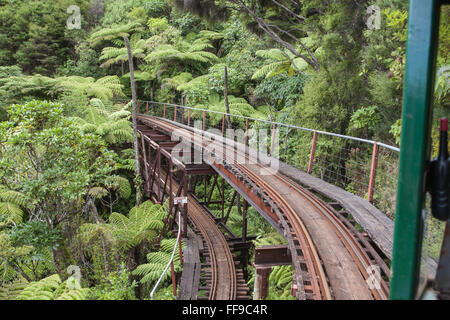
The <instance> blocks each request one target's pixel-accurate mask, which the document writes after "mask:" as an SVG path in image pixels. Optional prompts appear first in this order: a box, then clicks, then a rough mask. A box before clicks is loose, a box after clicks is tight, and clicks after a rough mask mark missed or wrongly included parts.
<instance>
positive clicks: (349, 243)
mask: <svg viewBox="0 0 450 320" xmlns="http://www.w3.org/2000/svg"><path fill="white" fill-rule="evenodd" d="M159 121H163V123H164V124H165V125H166V126H169V128H172V130H173V129H174V128H176V129H178V128H179V126H178V125H175V124H171V123H169V122H167V121H166V120H162V119H160V120H159ZM200 143H202V142H200ZM220 147H221V148H223V147H224V145H223V144H221V145H220ZM225 148H228V149H230V146H228V145H226V147H225ZM233 152H234V153H236V152H237V151H236V149H235V148H233ZM247 159H249V158H248V157H247ZM255 164H257V165H258V166H259V167H260V168H265V167H263V166H262V165H261V164H259V163H257V162H255ZM238 166H239V168H240V169H241V170H242V171H245V172H246V173H247V174H248V175H249V176H252V177H253V179H254V180H256V181H257V182H258V183H263V185H264V191H269V193H271V196H272V197H274V198H276V199H274V200H278V202H279V203H280V204H281V205H282V207H283V206H284V208H285V210H283V212H284V213H285V214H287V215H289V216H290V218H291V219H289V217H288V220H289V221H291V220H292V218H295V219H298V220H299V221H301V220H300V218H299V217H298V216H297V215H296V214H295V212H294V213H293V215H292V216H291V215H290V214H289V212H293V210H292V208H290V207H289V205H288V204H287V203H286V202H285V200H284V199H283V197H281V196H280V195H278V194H277V192H276V191H275V190H273V188H271V187H270V186H269V185H268V184H267V183H265V182H264V181H263V180H262V179H260V177H258V176H257V175H255V174H254V173H252V172H251V171H250V170H248V169H247V168H245V167H243V166H241V165H238ZM275 176H276V178H277V179H279V180H281V181H282V182H283V183H284V184H287V185H288V186H290V187H293V188H295V190H297V191H298V192H299V193H301V194H303V196H304V198H306V199H307V200H308V201H309V202H310V203H311V204H313V206H315V207H317V208H318V210H319V212H320V214H322V215H323V216H325V217H326V218H327V221H328V222H329V223H330V224H331V225H332V227H333V228H334V230H335V232H336V234H337V236H338V237H339V238H340V239H341V241H342V242H343V244H344V245H345V247H346V248H347V250H348V251H349V253H350V255H351V256H352V257H353V260H354V261H355V263H356V264H357V265H358V268H359V270H360V272H361V274H362V275H363V277H364V278H365V279H366V280H367V279H368V278H369V275H368V273H367V269H366V268H367V267H368V266H370V258H369V257H368V256H367V254H366V253H365V251H364V249H363V248H362V247H361V246H360V244H359V243H358V241H357V240H356V239H355V238H354V236H353V235H352V234H351V233H350V231H348V230H347V228H346V226H345V225H344V224H343V223H342V222H341V221H340V220H339V219H337V217H336V216H335V215H334V213H333V212H331V211H330V209H329V208H328V207H326V205H325V204H323V203H322V202H321V201H318V200H317V199H315V197H314V196H313V195H311V194H309V193H307V192H306V191H305V190H302V189H303V188H301V187H299V186H297V185H296V184H294V183H292V182H291V181H290V180H288V179H287V178H285V177H281V176H280V175H278V174H277V175H275ZM289 208H290V209H291V210H289ZM300 228H301V227H300ZM303 228H304V226H303ZM305 229H306V228H305ZM297 232H298V233H301V232H299V230H297ZM303 237H304V236H303ZM301 238H302V237H301ZM310 247H313V246H310ZM302 250H305V249H304V248H302ZM313 256H314V254H313ZM319 265H320V266H321V264H318V263H317V261H316V264H315V266H316V267H318V266H319ZM312 270H314V269H312ZM312 270H311V271H312ZM322 271H323V270H322ZM319 273H320V272H319ZM321 276H323V275H321ZM324 287H326V286H325V284H324V282H322V285H321V288H322V291H325V292H324V293H326V290H324V289H323V288H324ZM371 292H372V295H373V296H374V297H375V298H378V299H385V298H387V296H386V286H385V285H384V286H383V287H382V288H381V289H378V288H376V289H375V291H374V290H371ZM324 296H326V294H324Z"/></svg>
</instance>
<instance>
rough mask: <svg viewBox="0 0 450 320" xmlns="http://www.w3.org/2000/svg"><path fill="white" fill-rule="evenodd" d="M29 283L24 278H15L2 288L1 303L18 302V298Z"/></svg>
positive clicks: (0, 289) (0, 293) (0, 287)
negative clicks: (7, 301)
mask: <svg viewBox="0 0 450 320" xmlns="http://www.w3.org/2000/svg"><path fill="white" fill-rule="evenodd" d="M27 285H28V281H27V280H25V278H23V277H18V278H15V279H14V280H13V281H10V282H8V283H5V284H3V285H2V286H0V301H4V300H16V297H17V296H18V295H19V294H20V293H21V292H22V291H23V289H25V288H26V287H27Z"/></svg>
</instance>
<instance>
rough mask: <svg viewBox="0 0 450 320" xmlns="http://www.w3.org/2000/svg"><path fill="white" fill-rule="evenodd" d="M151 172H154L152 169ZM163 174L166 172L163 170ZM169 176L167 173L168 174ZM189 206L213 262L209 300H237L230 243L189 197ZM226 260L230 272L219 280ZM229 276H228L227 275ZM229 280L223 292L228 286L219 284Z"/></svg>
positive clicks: (175, 188)
mask: <svg viewBox="0 0 450 320" xmlns="http://www.w3.org/2000/svg"><path fill="white" fill-rule="evenodd" d="M150 170H153V169H152V168H150ZM161 172H164V171H163V170H161ZM166 174H167V173H166ZM158 179H160V181H161V182H162V183H164V178H163V175H161V176H158ZM172 184H173V190H174V191H173V192H172V193H173V195H174V196H176V191H175V190H178V187H179V185H178V183H177V182H176V181H172ZM188 198H189V200H188V206H189V207H191V209H194V210H190V212H189V219H190V220H191V221H192V223H193V224H194V225H195V227H196V228H197V229H198V230H199V231H200V233H201V236H202V238H203V239H204V240H205V242H206V244H207V248H208V253H209V256H210V262H211V278H212V279H211V288H210V292H209V296H208V299H209V300H217V299H220V300H236V295H237V280H236V269H235V265H234V259H233V255H232V253H231V251H230V248H229V246H228V243H227V242H226V239H225V237H224V236H223V234H222V232H221V231H220V230H219V228H218V227H217V225H216V224H215V223H214V221H213V220H212V219H211V218H210V217H209V215H208V214H207V213H205V212H204V209H203V208H202V207H201V206H200V205H199V204H198V202H197V201H196V200H195V199H194V198H193V197H191V196H189V195H188ZM221 258H224V259H225V260H226V261H227V268H228V270H229V271H228V272H227V271H225V272H222V274H221V278H220V279H219V277H218V274H217V271H218V269H219V268H220V269H221V270H223V265H220V266H219V263H220V262H221V261H222V260H223V259H221ZM227 274H228V275H227ZM224 277H225V278H228V279H229V289H228V290H227V292H223V291H222V290H223V289H224V288H226V286H218V285H217V284H218V282H220V281H221V280H222V279H223V278H224Z"/></svg>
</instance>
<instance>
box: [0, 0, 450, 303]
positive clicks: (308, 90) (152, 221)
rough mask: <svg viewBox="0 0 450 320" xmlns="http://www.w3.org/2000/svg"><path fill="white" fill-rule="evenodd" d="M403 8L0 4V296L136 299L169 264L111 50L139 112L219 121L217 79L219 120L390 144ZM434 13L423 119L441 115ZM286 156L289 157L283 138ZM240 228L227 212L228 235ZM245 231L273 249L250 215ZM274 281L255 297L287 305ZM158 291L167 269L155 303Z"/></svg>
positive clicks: (194, 2)
mask: <svg viewBox="0 0 450 320" xmlns="http://www.w3.org/2000/svg"><path fill="white" fill-rule="evenodd" d="M71 5H76V6H77V7H78V8H79V9H80V11H79V13H80V15H79V18H80V21H79V22H80V28H78V27H73V25H76V22H77V16H76V13H77V12H76V10H75V11H70V10H69V11H68V10H67V9H68V8H69V7H70V6H71ZM371 5H374V6H377V7H378V8H380V18H381V19H380V26H379V28H369V27H368V25H367V20H368V18H369V15H370V14H368V11H367V8H368V7H369V6H371ZM407 12H408V8H407V1H403V0H394V1H388V0H362V1H349V0H336V1H319V0H294V1H276V0H272V1H266V0H262V1H253V0H219V1H211V0H190V1H187V0H56V1H55V0H52V1H51V0H41V1H33V0H15V1H9V0H0V121H1V122H0V300H3V299H111V300H113V299H149V292H150V290H151V289H152V288H153V285H154V284H155V282H156V280H157V279H158V278H159V276H160V274H161V272H162V271H163V269H164V267H165V265H166V264H167V261H169V258H170V254H171V251H172V248H173V244H174V242H175V240H176V239H175V238H173V235H172V233H171V232H169V231H166V232H165V233H164V234H163V236H164V237H163V239H162V240H161V242H160V243H158V245H156V244H157V243H156V242H157V239H158V236H159V234H160V233H161V230H162V227H163V223H164V219H165V217H166V215H167V213H166V209H165V208H164V206H161V205H159V204H153V203H152V202H151V201H150V200H148V199H140V198H139V197H136V194H137V193H138V194H139V179H138V178H136V177H135V161H134V159H135V158H134V152H133V129H132V126H131V122H130V119H131V116H132V104H131V103H128V104H124V103H121V102H120V101H121V99H127V100H129V99H130V98H131V95H132V92H131V86H130V71H129V60H128V59H129V55H128V51H127V48H126V41H128V40H129V43H130V47H131V57H132V60H133V64H134V78H135V83H136V91H137V97H138V98H139V99H141V100H150V101H158V102H168V103H176V104H185V105H187V106H192V107H198V108H203V109H210V110H216V111H222V112H225V111H226V106H225V97H224V85H225V69H226V73H227V90H228V100H229V108H230V112H231V113H233V114H238V115H243V116H251V117H257V118H260V119H267V120H276V121H279V122H283V123H287V124H296V125H301V126H302V127H307V128H312V129H317V130H323V131H329V132H334V133H338V134H345V135H351V136H357V137H360V138H364V139H372V140H376V141H381V142H384V143H387V144H390V145H396V146H398V145H399V143H400V141H399V139H400V132H401V120H400V118H401V111H402V92H403V77H404V72H405V59H406V57H405V55H406V54H405V44H406V31H407V16H408V15H407ZM449 15H450V10H449V9H448V7H447V8H445V9H444V10H443V12H442V15H441V25H440V36H439V48H438V65H437V69H438V70H440V71H441V72H439V73H437V78H436V86H435V98H434V105H435V108H434V110H435V113H434V117H435V118H438V117H440V116H443V115H449V113H450V104H449V82H448V72H449V70H450V69H449V68H448V67H446V66H447V65H448V58H449V50H450V44H449V41H448V39H449V38H450V24H449ZM435 125H437V123H435ZM433 134H434V136H437V130H434V131H433ZM287 144H288V145H287V150H288V151H287V154H288V155H287V156H288V157H291V158H295V156H296V154H297V152H298V150H299V148H302V146H299V143H298V141H296V137H295V135H293V136H292V137H291V138H290V139H289V141H288V142H287ZM434 147H435V148H434V152H435V151H436V146H434ZM305 148H309V146H307V147H305ZM367 156H368V157H370V154H369V153H368V154H367ZM226 193H227V195H228V196H229V198H231V194H232V189H230V190H228V189H227V190H226ZM215 196H217V195H215V194H213V198H214V197H215ZM240 221H242V217H241V216H240V214H239V212H238V211H237V210H234V208H233V211H232V212H231V216H230V220H229V226H230V228H231V229H232V230H236V232H237V233H238V234H239V232H240V224H239V222H240ZM248 232H249V234H251V235H254V236H256V237H257V240H255V245H264V244H274V243H282V242H283V241H284V240H283V238H282V237H281V236H280V235H278V234H277V233H276V231H275V230H274V229H272V228H271V226H270V225H269V224H268V223H267V222H265V220H264V219H263V218H262V217H260V216H259V215H258V214H257V212H256V211H255V210H254V209H250V210H249V230H248ZM74 266H75V267H74ZM181 268H182V267H181V264H180V257H179V256H178V255H176V257H175V271H176V272H178V273H179V272H180V271H181ZM276 269H277V271H276V272H272V274H271V277H270V284H271V288H270V293H269V297H268V298H269V299H293V297H292V296H291V295H290V293H289V290H290V284H291V281H292V273H293V272H292V268H291V267H276ZM78 280H79V281H78ZM252 281H253V278H252V274H251V272H250V278H249V284H250V286H251V285H252ZM171 290H172V289H171V282H170V273H167V274H166V276H165V277H164V278H163V283H162V285H161V286H160V289H159V290H158V291H157V294H156V296H155V299H173V296H172V294H171Z"/></svg>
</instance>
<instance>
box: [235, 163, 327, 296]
mask: <svg viewBox="0 0 450 320" xmlns="http://www.w3.org/2000/svg"><path fill="white" fill-rule="evenodd" d="M235 166H236V167H238V168H239V169H240V170H241V171H243V172H245V173H246V175H247V176H248V177H249V178H251V179H252V180H256V181H255V182H257V183H258V185H263V186H264V191H265V192H266V193H267V194H268V195H269V196H270V197H271V198H272V199H273V200H275V201H276V202H277V203H278V204H280V206H281V208H282V211H283V213H284V214H285V215H286V216H287V217H286V218H287V219H288V220H289V221H290V222H291V224H292V226H293V228H294V230H295V233H296V234H297V237H296V238H297V240H298V241H299V243H300V247H301V249H302V253H303V257H304V259H305V263H306V265H307V268H308V272H309V274H310V278H311V280H310V281H311V289H312V291H313V295H314V297H315V299H316V300H320V299H322V298H323V299H326V300H331V299H332V295H331V291H330V288H329V286H328V282H327V277H326V275H325V272H324V270H323V267H322V262H321V261H320V258H319V255H318V253H317V250H316V248H315V246H314V242H313V241H312V239H311V236H310V234H309V233H308V231H307V229H306V227H305V225H304V224H303V222H302V221H301V219H300V218H299V217H298V216H297V215H296V214H295V213H294V210H293V208H292V207H291V206H290V205H289V204H288V203H287V202H286V200H285V199H283V197H281V196H280V195H279V193H278V192H277V191H276V190H274V189H273V188H272V187H271V186H270V185H269V184H267V183H265V182H264V181H263V180H262V179H260V178H259V177H258V176H256V175H255V174H254V173H253V172H252V171H251V170H248V168H247V167H245V166H243V165H239V164H235ZM293 222H296V223H293ZM291 250H295V248H291ZM305 289H306V288H305Z"/></svg>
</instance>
